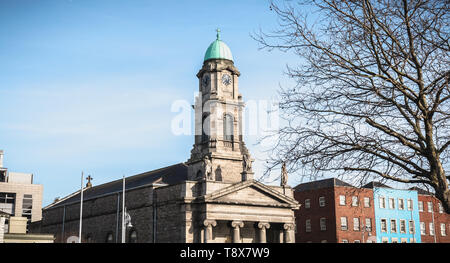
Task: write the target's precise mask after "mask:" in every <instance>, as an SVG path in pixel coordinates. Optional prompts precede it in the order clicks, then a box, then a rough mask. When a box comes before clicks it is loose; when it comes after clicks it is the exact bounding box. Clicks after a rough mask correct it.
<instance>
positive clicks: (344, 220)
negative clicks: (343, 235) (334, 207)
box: [341, 217, 348, 231]
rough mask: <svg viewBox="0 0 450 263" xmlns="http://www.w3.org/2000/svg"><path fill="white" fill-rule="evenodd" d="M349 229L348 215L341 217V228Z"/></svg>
mask: <svg viewBox="0 0 450 263" xmlns="http://www.w3.org/2000/svg"><path fill="white" fill-rule="evenodd" d="M347 229H348V226H347V217H341V230H344V231H346V230H347Z"/></svg>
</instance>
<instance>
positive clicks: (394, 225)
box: [391, 219, 397, 233]
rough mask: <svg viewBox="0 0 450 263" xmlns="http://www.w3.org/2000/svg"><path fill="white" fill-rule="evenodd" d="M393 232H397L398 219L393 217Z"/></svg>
mask: <svg viewBox="0 0 450 263" xmlns="http://www.w3.org/2000/svg"><path fill="white" fill-rule="evenodd" d="M391 233H397V220H395V219H391Z"/></svg>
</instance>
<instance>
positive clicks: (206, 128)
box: [202, 115, 210, 143]
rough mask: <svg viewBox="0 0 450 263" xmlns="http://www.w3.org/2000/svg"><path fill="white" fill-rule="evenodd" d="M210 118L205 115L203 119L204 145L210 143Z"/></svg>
mask: <svg viewBox="0 0 450 263" xmlns="http://www.w3.org/2000/svg"><path fill="white" fill-rule="evenodd" d="M208 117H209V116H208V115H205V116H203V119H202V143H205V142H208V141H209V132H210V131H209V121H208V120H209V118H208Z"/></svg>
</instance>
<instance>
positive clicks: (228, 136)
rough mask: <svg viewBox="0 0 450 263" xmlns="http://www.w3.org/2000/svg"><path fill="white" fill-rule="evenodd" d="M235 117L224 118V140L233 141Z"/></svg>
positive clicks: (227, 116)
mask: <svg viewBox="0 0 450 263" xmlns="http://www.w3.org/2000/svg"><path fill="white" fill-rule="evenodd" d="M233 127H234V125H233V116H231V115H230V114H225V116H224V117H223V138H224V140H225V141H233Z"/></svg>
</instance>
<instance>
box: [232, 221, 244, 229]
mask: <svg viewBox="0 0 450 263" xmlns="http://www.w3.org/2000/svg"><path fill="white" fill-rule="evenodd" d="M231 226H232V227H240V228H242V227H244V222H242V221H232V222H231Z"/></svg>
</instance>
